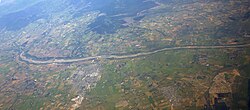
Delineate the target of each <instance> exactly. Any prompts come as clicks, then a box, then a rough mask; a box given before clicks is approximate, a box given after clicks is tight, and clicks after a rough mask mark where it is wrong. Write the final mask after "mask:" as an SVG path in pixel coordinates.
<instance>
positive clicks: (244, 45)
mask: <svg viewBox="0 0 250 110" xmlns="http://www.w3.org/2000/svg"><path fill="white" fill-rule="evenodd" d="M248 46H250V43H249V44H238V45H219V46H183V47H170V48H163V49H158V50H154V51H149V52H141V53H135V54H130V55H100V56H91V57H84V58H75V59H63V58H62V59H51V60H34V59H32V58H28V57H27V56H25V55H24V52H22V53H21V54H20V59H21V60H23V61H26V62H29V63H32V64H51V63H73V62H81V61H88V60H97V59H126V58H135V57H140V56H146V55H151V54H155V53H158V52H162V51H169V50H179V49H220V48H243V47H248Z"/></svg>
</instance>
